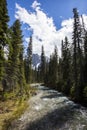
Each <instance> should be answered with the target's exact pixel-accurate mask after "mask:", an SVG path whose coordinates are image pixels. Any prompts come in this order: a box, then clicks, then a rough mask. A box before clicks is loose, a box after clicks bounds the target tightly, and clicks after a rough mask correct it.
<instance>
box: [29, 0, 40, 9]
mask: <svg viewBox="0 0 87 130" xmlns="http://www.w3.org/2000/svg"><path fill="white" fill-rule="evenodd" d="M40 5H41V4H40V3H38V2H37V1H36V0H35V1H34V2H33V4H32V6H31V7H32V8H33V9H37V8H38V9H40V7H39V6H40Z"/></svg>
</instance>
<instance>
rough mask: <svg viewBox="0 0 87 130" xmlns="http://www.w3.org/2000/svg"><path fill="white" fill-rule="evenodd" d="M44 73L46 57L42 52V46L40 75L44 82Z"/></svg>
mask: <svg viewBox="0 0 87 130" xmlns="http://www.w3.org/2000/svg"><path fill="white" fill-rule="evenodd" d="M45 73H46V58H45V53H44V47H43V46H42V52H41V65H40V75H41V81H42V82H44V78H45Z"/></svg>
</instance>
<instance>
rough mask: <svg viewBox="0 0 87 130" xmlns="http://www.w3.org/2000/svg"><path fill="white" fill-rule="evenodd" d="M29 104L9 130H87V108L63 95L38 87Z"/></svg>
mask: <svg viewBox="0 0 87 130" xmlns="http://www.w3.org/2000/svg"><path fill="white" fill-rule="evenodd" d="M28 103H29V107H28V108H27V109H26V111H25V112H24V114H23V115H21V117H20V118H19V119H18V120H16V121H14V122H13V123H12V126H11V128H9V130H87V108H85V107H82V106H80V105H79V104H75V103H74V102H73V101H70V100H69V99H68V98H67V97H65V96H64V95H63V94H62V93H59V92H57V91H55V90H51V89H49V88H47V87H45V86H39V85H38V86H37V91H36V95H34V96H33V97H31V98H30V99H29V101H28Z"/></svg>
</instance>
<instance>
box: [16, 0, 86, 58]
mask: <svg viewBox="0 0 87 130" xmlns="http://www.w3.org/2000/svg"><path fill="white" fill-rule="evenodd" d="M32 8H33V9H34V12H28V11H27V10H26V9H25V8H22V7H21V6H20V5H18V4H16V9H17V11H16V14H15V17H16V18H17V19H19V20H20V21H21V22H23V23H26V24H28V25H29V28H30V30H32V31H33V35H32V36H33V52H34V53H38V54H39V55H40V54H41V46H42V45H44V49H45V53H46V55H47V56H49V55H50V54H51V53H52V52H53V50H54V46H55V45H57V46H58V50H59V55H60V50H61V49H60V48H61V40H62V39H64V37H65V36H68V38H69V40H70V39H71V37H72V25H73V19H71V18H70V19H68V20H63V21H62V23H61V29H59V30H57V29H56V26H55V25H54V22H53V18H52V17H51V18H49V17H48V16H47V15H46V14H45V13H44V12H43V11H42V10H41V8H40V3H38V2H37V1H34V3H33V4H32ZM83 18H84V22H86V21H87V16H86V15H85V14H84V15H83ZM26 41H27V42H29V38H26Z"/></svg>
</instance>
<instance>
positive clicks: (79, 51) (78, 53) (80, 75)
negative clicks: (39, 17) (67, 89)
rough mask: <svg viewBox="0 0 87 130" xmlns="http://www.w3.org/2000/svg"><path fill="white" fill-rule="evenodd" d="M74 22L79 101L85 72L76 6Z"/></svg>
mask: <svg viewBox="0 0 87 130" xmlns="http://www.w3.org/2000/svg"><path fill="white" fill-rule="evenodd" d="M73 13H74V23H73V43H72V46H73V86H74V91H75V99H76V100H77V101H79V100H80V98H81V91H82V86H83V72H82V49H81V47H82V37H81V31H82V30H81V24H80V20H79V14H78V11H77V9H76V8H74V9H73Z"/></svg>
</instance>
